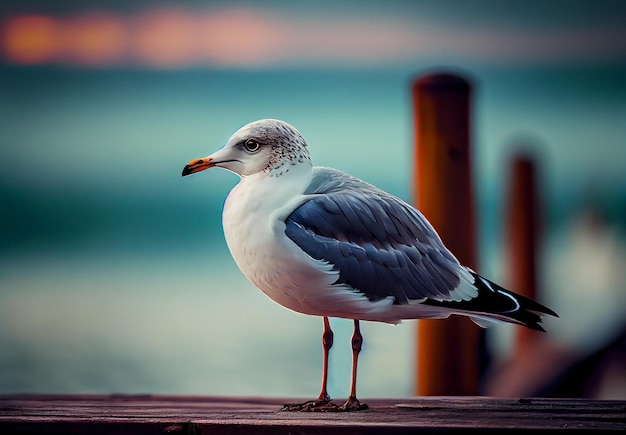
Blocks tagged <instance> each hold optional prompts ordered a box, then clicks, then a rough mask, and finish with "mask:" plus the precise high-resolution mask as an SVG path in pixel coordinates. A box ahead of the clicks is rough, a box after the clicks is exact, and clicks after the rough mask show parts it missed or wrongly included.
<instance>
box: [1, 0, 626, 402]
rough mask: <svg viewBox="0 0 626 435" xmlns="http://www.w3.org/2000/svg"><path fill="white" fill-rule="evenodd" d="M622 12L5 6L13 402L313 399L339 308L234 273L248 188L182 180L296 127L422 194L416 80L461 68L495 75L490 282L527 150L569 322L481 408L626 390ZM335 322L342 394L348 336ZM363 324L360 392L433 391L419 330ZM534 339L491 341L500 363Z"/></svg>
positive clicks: (216, 177) (371, 178)
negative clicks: (253, 135) (225, 154)
mask: <svg viewBox="0 0 626 435" xmlns="http://www.w3.org/2000/svg"><path fill="white" fill-rule="evenodd" d="M625 16H626V3H625V2H623V1H619V0H616V1H609V0H594V1H584V0H571V1H551V2H545V1H535V0H530V1H526V2H522V3H519V2H508V1H497V0H477V1H473V2H464V1H452V0H443V1H387V2H377V1H373V0H372V1H368V0H364V1H317V2H309V3H307V4H304V2H289V1H280V0H275V1H270V0H265V1H247V2H245V1H223V2H221V1H177V2H170V3H167V2H162V1H145V0H140V1H134V2H125V1H105V0H81V1H78V0H61V1H55V2H48V1H43V0H41V1H33V0H30V1H17V0H5V1H3V4H2V10H1V11H0V26H1V27H0V31H1V32H0V38H1V39H0V44H1V45H0V62H1V64H0V120H1V121H0V393H22V392H29V393H30V392H37V393H155V394H194V395H195V394H199V395H247V396H302V397H316V396H317V393H318V391H319V381H320V375H321V343H320V336H321V327H322V322H321V319H319V318H312V317H306V316H302V315H299V314H296V313H292V312H290V311H287V310H285V309H284V308H282V307H280V306H278V305H276V304H275V303H273V302H272V301H270V300H269V299H267V298H266V297H265V296H264V295H262V294H261V292H260V291H258V290H256V289H255V288H253V287H252V285H251V284H249V283H248V282H247V281H246V279H245V278H244V277H243V276H242V275H241V274H240V273H239V271H238V270H237V268H236V266H235V264H234V262H233V261H232V259H231V257H230V254H229V253H228V250H227V247H226V244H225V242H224V238H223V234H222V228H221V209H222V205H223V201H224V199H225V198H226V195H227V194H228V191H229V190H230V188H231V187H232V186H233V185H234V184H235V183H236V182H237V178H236V177H235V176H234V175H232V174H230V173H226V172H225V171H219V170H215V171H209V172H206V173H202V174H200V175H196V176H193V177H188V178H185V179H182V178H181V177H180V173H181V170H182V168H183V166H184V165H185V164H186V163H187V162H188V161H189V160H192V159H194V158H197V157H203V156H206V155H208V154H209V153H211V152H213V151H214V150H216V149H217V148H219V147H221V146H222V145H223V144H224V143H225V142H226V140H227V139H228V137H229V136H230V134H232V133H233V132H234V131H235V130H237V129H238V128H239V127H241V126H242V125H243V124H246V123H247V122H250V121H253V120H256V119H260V118H280V119H283V120H285V121H287V122H289V123H291V124H293V125H294V126H296V128H298V129H299V130H300V131H301V133H302V134H303V135H304V137H305V138H306V139H307V141H308V143H309V147H310V151H311V154H312V157H313V160H314V162H315V163H316V164H318V165H325V166H333V167H336V168H339V169H341V170H344V171H347V172H349V173H351V174H353V175H355V176H357V177H360V178H362V179H365V180H366V181H368V182H371V183H373V184H375V185H377V186H379V187H381V188H383V189H385V190H387V191H390V192H392V193H394V194H396V195H398V196H400V197H402V198H404V199H406V200H408V201H412V189H411V173H412V172H411V171H412V168H411V161H412V155H413V150H412V143H413V126H412V103H411V95H410V89H411V84H412V81H413V80H414V79H415V78H418V77H420V76H423V75H424V74H429V73H432V72H435V71H452V72H455V73H459V74H462V75H463V76H465V77H467V78H469V79H470V80H471V81H472V82H473V84H474V93H473V101H472V110H473V114H472V125H473V132H472V144H473V155H472V158H473V165H474V174H475V178H474V190H475V193H476V213H477V218H478V219H477V222H478V223H479V228H478V235H479V253H480V256H479V258H480V261H479V270H480V271H481V272H482V274H483V275H485V276H487V277H489V278H490V279H492V280H495V281H497V282H502V283H506V280H507V268H506V258H507V247H506V238H505V237H504V234H503V233H504V231H503V226H504V224H503V219H504V218H505V215H506V213H505V210H504V208H505V204H506V200H507V189H508V184H509V175H510V162H511V159H512V156H515V155H517V153H523V154H524V155H531V156H533V159H534V160H535V161H536V163H537V172H538V181H539V192H540V201H541V206H540V209H541V219H540V220H541V239H540V245H539V253H538V257H537V259H538V272H539V289H538V291H539V296H538V298H539V299H540V300H541V301H542V302H543V303H545V304H547V305H548V306H550V307H551V308H553V309H554V310H555V311H557V312H558V313H559V314H560V316H561V317H560V318H559V319H548V320H547V321H546V323H545V326H546V329H548V331H549V333H548V334H545V335H544V339H545V343H547V344H544V347H542V348H541V351H540V352H538V354H537V355H535V356H534V359H533V360H532V361H531V364H530V365H531V366H533V367H536V366H540V367H545V368H547V369H548V370H547V372H548V373H547V374H546V373H545V371H544V372H542V373H539V374H537V373H535V374H530V375H529V376H531V377H533V376H534V378H533V379H534V380H533V379H529V380H528V382H526V380H525V381H523V382H522V384H523V385H522V386H520V387H518V389H517V390H516V389H515V387H514V386H512V387H511V388H510V389H508V390H507V389H506V388H505V389H501V390H498V389H494V388H493V387H491V389H490V387H488V386H486V387H485V391H483V393H485V394H498V395H508V394H511V395H521V394H546V395H550V394H552V395H574V396H583V397H595V398H625V396H626V383H625V379H626V373H625V369H624V367H625V364H624V361H625V360H626V357H625V354H626V351H625V350H624V323H625V318H624V308H625V307H626V267H624V266H625V265H626V242H625V241H626V239H625V233H624V231H625V230H626V28H625V27H624V17H625ZM513 290H515V289H513ZM332 324H333V326H334V329H335V333H336V335H335V346H334V348H333V352H332V355H331V372H330V379H329V392H330V394H331V395H332V396H334V397H345V396H347V394H348V391H349V378H350V346H349V339H350V334H351V328H352V325H351V322H350V321H346V320H333V323H332ZM362 328H363V333H364V336H365V348H364V351H363V353H362V358H361V360H360V366H359V376H360V378H359V394H360V396H361V397H405V396H411V395H413V394H415V381H414V372H415V370H414V364H415V338H414V336H415V323H414V322H413V321H410V322H404V323H403V324H400V325H398V326H390V325H384V324H373V323H366V324H364V325H363V326H362ZM514 329H515V327H510V326H508V325H503V326H498V327H496V328H492V329H490V330H488V332H487V342H488V350H489V351H490V353H491V360H492V361H493V365H494V366H496V365H499V364H504V363H503V361H506V360H507V358H508V355H510V351H511V344H510V343H511V336H512V334H513V330H514ZM572 374H576V376H578V379H582V381H581V383H580V386H572V384H571V383H570V384H568V382H569V381H567V379H570V378H568V376H571V375H572ZM581 376H582V378H581ZM559 379H560V380H561V381H563V380H565V381H563V382H561V383H560V384H559V385H564V384H565V385H570V386H572V388H570V390H562V389H561V390H559V389H558V388H556V387H555V388H552V389H550V388H547V387H546V385H548V384H550V383H551V382H553V383H554V382H556V383H558V381H559ZM531 384H532V385H534V384H540V385H539V386H537V387H534V386H533V387H532V388H534V389H530V390H529V391H526V390H524V388H526V389H527V390H528V389H529V388H530V387H529V385H531ZM542 386H543V387H546V388H544V389H543V390H542V389H541V388H543V387H542Z"/></svg>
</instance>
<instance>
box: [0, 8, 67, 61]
mask: <svg viewBox="0 0 626 435" xmlns="http://www.w3.org/2000/svg"><path fill="white" fill-rule="evenodd" d="M2 48H3V51H4V54H5V56H6V57H7V58H8V59H9V60H10V61H12V62H15V63H20V64H27V65H34V64H42V63H48V62H51V61H54V60H55V58H56V56H57V55H58V53H59V49H60V38H59V25H58V23H57V22H56V21H55V20H53V19H52V18H49V17H44V16H39V15H27V16H21V17H17V18H13V19H11V20H9V21H8V22H7V24H6V26H5V27H4V32H3V34H2Z"/></svg>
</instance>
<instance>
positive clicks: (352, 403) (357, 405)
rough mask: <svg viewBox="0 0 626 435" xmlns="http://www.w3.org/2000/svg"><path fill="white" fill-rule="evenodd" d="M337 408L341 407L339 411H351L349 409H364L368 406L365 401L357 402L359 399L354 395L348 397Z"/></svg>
mask: <svg viewBox="0 0 626 435" xmlns="http://www.w3.org/2000/svg"><path fill="white" fill-rule="evenodd" d="M339 408H341V409H340V411H343V412H351V411H365V410H366V409H369V408H370V407H369V406H367V404H365V403H363V404H361V402H359V400H358V399H357V398H356V397H350V398H349V399H348V400H347V401H346V403H344V404H343V405H341V406H340V407H339Z"/></svg>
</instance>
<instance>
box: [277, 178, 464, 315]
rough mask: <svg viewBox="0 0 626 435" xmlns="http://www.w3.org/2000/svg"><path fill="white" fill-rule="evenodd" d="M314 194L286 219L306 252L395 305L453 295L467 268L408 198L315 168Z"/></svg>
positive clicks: (290, 232)
mask: <svg viewBox="0 0 626 435" xmlns="http://www.w3.org/2000/svg"><path fill="white" fill-rule="evenodd" d="M305 194H309V195H310V199H309V200H307V201H305V202H304V203H303V204H301V205H300V206H299V207H298V208H296V209H295V210H294V211H293V212H292V213H291V214H290V215H289V216H288V217H287V219H286V222H285V223H286V234H287V236H288V237H289V238H290V239H291V240H292V241H293V242H294V243H296V244H297V245H298V246H299V247H300V248H301V249H302V250H303V251H304V252H306V253H307V254H309V255H310V256H311V257H313V258H315V259H317V260H324V261H328V262H329V263H331V264H333V265H334V267H335V268H336V270H337V271H338V272H339V279H338V280H337V282H336V284H347V285H349V286H351V287H353V288H354V289H356V290H357V291H359V292H361V293H363V294H364V295H365V296H367V297H368V298H369V299H370V300H372V301H376V300H380V299H384V298H387V297H389V296H393V297H394V298H395V303H396V304H407V303H409V302H410V301H413V300H423V299H424V298H435V299H438V300H448V299H450V296H449V295H450V292H451V291H452V290H454V289H455V288H456V287H457V286H458V285H459V276H458V271H459V269H460V268H461V267H462V266H460V265H459V263H458V261H457V260H456V258H454V256H453V255H452V254H451V253H450V252H449V251H448V250H447V249H446V248H445V247H444V246H443V243H442V242H441V240H440V239H439V236H438V235H437V233H436V232H435V230H434V229H433V228H432V226H431V225H430V224H429V223H428V222H427V221H426V219H425V218H424V217H423V216H422V215H421V214H420V213H419V212H418V211H417V210H416V209H414V208H413V207H411V206H410V205H408V204H407V203H405V202H404V201H402V200H400V199H399V198H396V197H395V196H393V195H390V194H388V193H386V192H384V191H382V190H380V189H377V188H376V187H374V186H372V185H370V184H367V183H365V182H363V181H361V180H358V179H356V178H353V177H351V176H349V175H347V174H345V173H343V172H340V171H336V170H333V169H328V168H315V172H314V176H313V180H312V181H311V183H310V185H309V188H308V189H307V191H306V192H305Z"/></svg>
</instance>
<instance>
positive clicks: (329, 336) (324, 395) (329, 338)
mask: <svg viewBox="0 0 626 435" xmlns="http://www.w3.org/2000/svg"><path fill="white" fill-rule="evenodd" d="M334 336H335V335H334V334H333V330H332V329H330V321H329V320H328V317H324V332H322V349H323V351H324V354H323V358H324V360H323V366H322V391H320V395H319V397H318V398H317V401H318V402H330V396H329V395H328V391H327V390H326V385H327V383H328V355H329V354H330V348H331V347H333V338H334Z"/></svg>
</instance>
